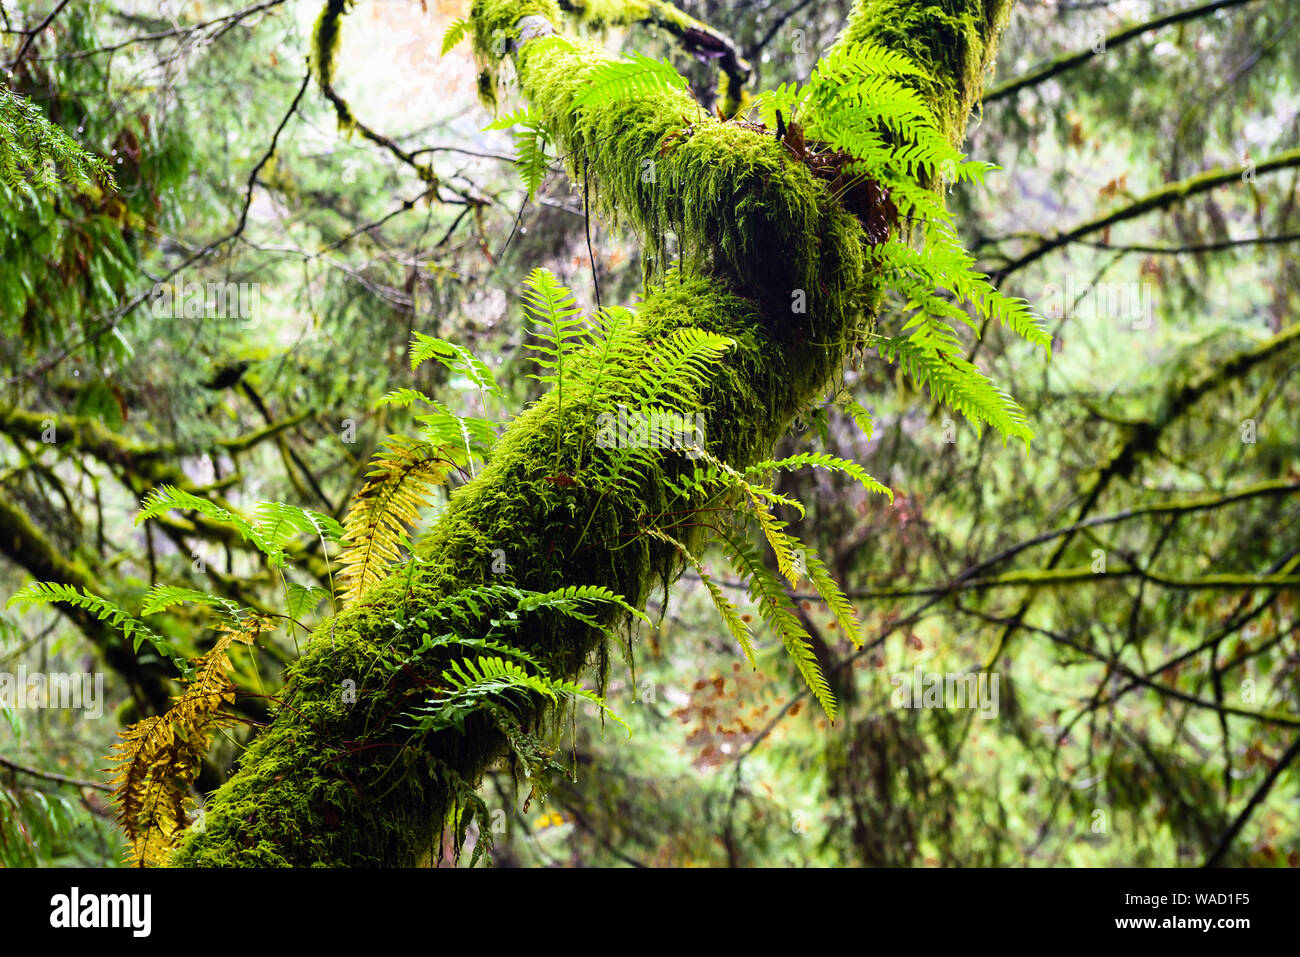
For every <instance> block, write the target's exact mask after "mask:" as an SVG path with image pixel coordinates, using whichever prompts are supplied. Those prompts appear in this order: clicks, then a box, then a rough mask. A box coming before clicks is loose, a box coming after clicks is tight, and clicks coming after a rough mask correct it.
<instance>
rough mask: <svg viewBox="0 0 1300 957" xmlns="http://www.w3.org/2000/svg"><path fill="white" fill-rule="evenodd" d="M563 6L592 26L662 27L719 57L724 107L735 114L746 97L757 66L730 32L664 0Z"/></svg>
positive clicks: (692, 48) (571, 1)
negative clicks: (723, 82)
mask: <svg viewBox="0 0 1300 957" xmlns="http://www.w3.org/2000/svg"><path fill="white" fill-rule="evenodd" d="M559 4H560V9H561V10H563V11H565V12H566V13H573V14H576V15H577V16H578V18H579V19H580V20H582V21H583V22H585V23H588V24H590V25H591V26H595V27H601V26H628V25H630V24H633V23H640V24H647V25H649V26H654V27H658V28H660V29H662V30H664V31H666V32H667V33H670V34H672V35H673V36H674V37H676V38H677V41H678V42H679V43H680V44H681V45H682V48H683V49H684V50H685V51H686V52H687V53H689V54H691V55H692V56H694V57H697V58H698V59H701V60H716V61H717V63H718V69H720V70H721V71H722V73H723V76H724V77H725V78H726V84H725V88H724V90H723V97H722V111H723V112H724V113H725V114H726V115H727V116H733V115H735V113H736V111H737V110H739V109H740V108H741V106H742V105H743V104H744V101H745V84H747V83H748V82H749V78H750V76H751V75H752V73H753V68H752V67H751V66H750V64H749V62H748V61H747V60H746V59H745V58H744V56H743V55H742V54H741V52H740V50H739V49H738V48H737V47H736V44H735V42H734V41H733V40H732V39H731V38H730V37H729V36H727V35H726V34H724V33H720V32H719V31H717V30H715V29H713V27H711V26H709V25H708V24H707V23H703V22H701V21H699V20H696V19H695V18H694V17H692V16H690V15H689V14H687V13H683V12H682V11H681V10H679V9H677V7H675V6H673V5H672V4H671V3H665V2H663V0H559Z"/></svg>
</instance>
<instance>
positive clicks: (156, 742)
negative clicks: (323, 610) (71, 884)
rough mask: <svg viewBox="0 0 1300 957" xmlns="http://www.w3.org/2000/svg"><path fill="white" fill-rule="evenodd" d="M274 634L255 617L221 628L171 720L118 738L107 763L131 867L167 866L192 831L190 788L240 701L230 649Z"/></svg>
mask: <svg viewBox="0 0 1300 957" xmlns="http://www.w3.org/2000/svg"><path fill="white" fill-rule="evenodd" d="M271 627H273V624H272V621H271V619H270V618H269V617H267V616H264V615H250V616H249V617H248V618H246V619H245V620H244V621H242V622H239V623H237V624H233V625H225V626H223V627H222V630H221V632H220V634H219V635H218V637H217V641H216V644H214V645H213V647H212V650H211V651H209V652H208V653H207V654H206V655H204V656H203V657H201V658H199V659H198V662H197V667H196V669H195V673H194V678H193V680H192V681H190V683H189V684H188V686H187V687H186V689H185V693H184V694H182V695H181V696H180V697H179V698H177V699H176V703H175V704H173V705H172V706H171V708H170V709H168V711H167V713H166V714H163V715H153V716H151V717H148V718H145V719H144V720H142V721H137V722H136V723H135V724H133V725H131V726H130V727H128V728H126V729H125V730H123V731H121V732H119V737H120V738H121V739H122V740H121V741H118V742H117V743H116V744H114V745H113V748H112V750H111V751H110V752H109V755H108V759H109V760H110V761H112V762H113V766H112V767H111V768H109V769H108V772H109V773H110V774H111V775H112V778H111V779H110V781H109V784H110V785H111V786H112V788H113V803H114V804H115V805H116V807H117V820H118V824H119V825H120V826H121V828H122V831H123V832H124V833H125V835H126V838H127V842H128V845H129V848H130V854H129V858H128V859H129V862H130V863H131V864H133V865H137V866H140V867H158V866H163V865H166V864H167V863H168V861H169V859H170V857H171V852H172V851H173V850H174V849H175V847H176V843H177V839H178V838H179V837H180V834H181V832H182V831H184V830H185V828H186V827H188V826H189V823H190V814H189V812H190V808H191V799H190V793H189V786H190V784H191V783H192V782H193V781H194V779H195V778H197V777H198V774H199V769H200V768H201V767H202V765H203V758H204V755H206V754H207V752H208V747H209V746H210V744H211V742H212V733H213V732H214V731H215V730H216V729H217V728H218V727H220V726H222V725H224V724H226V723H228V721H229V718H228V717H226V716H225V715H224V714H223V713H222V708H223V706H225V705H228V704H233V703H234V701H235V684H234V682H232V681H231V680H230V677H229V674H228V673H229V672H230V671H231V669H232V668H233V665H232V664H231V661H230V646H231V644H232V643H233V642H235V641H240V642H243V643H244V644H252V642H253V641H254V640H255V639H256V637H257V635H258V634H260V633H261V632H263V631H267V630H269V629H270V628H271Z"/></svg>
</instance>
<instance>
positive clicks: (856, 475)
mask: <svg viewBox="0 0 1300 957" xmlns="http://www.w3.org/2000/svg"><path fill="white" fill-rule="evenodd" d="M853 404H854V405H857V403H853ZM858 408H859V409H860V410H861V411H862V412H863V413H866V410H865V409H863V408H862V407H861V406H858ZM868 422H870V419H869V418H868ZM805 466H813V467H816V468H823V469H828V470H829V471H832V472H843V473H844V474H845V475H848V476H850V477H851V478H853V479H856V480H857V481H858V482H859V483H860V484H861V485H862V487H863V488H865V489H866V490H867V491H868V492H875V493H877V494H880V495H888V496H889V500H890V501H891V502H892V501H893V500H894V493H893V490H892V489H890V488H888V487H886V486H884V485H881V484H880V483H879V482H877V481H876V480H875V479H874V478H872V477H871V476H870V475H868V474H867V473H866V471H865V470H864V469H863V468H862V466H861V465H859V464H858V463H857V462H853V461H851V460H849V459H841V458H837V457H836V456H834V455H828V454H826V453H825V452H800V453H799V454H798V455H791V456H787V457H786V458H783V459H774V460H769V461H766V462H759V463H758V464H756V465H751V466H750V467H749V468H747V469H745V474H746V475H753V474H761V473H763V472H768V471H771V470H773V469H786V470H793V469H800V468H803V467H805Z"/></svg>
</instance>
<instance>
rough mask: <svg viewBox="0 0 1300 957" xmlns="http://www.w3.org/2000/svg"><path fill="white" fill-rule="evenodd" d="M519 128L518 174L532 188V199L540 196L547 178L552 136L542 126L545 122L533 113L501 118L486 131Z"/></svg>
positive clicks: (526, 111) (515, 134)
mask: <svg viewBox="0 0 1300 957" xmlns="http://www.w3.org/2000/svg"><path fill="white" fill-rule="evenodd" d="M511 127H518V129H516V130H515V132H514V138H515V151H516V152H515V170H516V172H518V173H519V178H520V179H521V180H522V181H523V184H524V186H526V187H527V188H528V198H529V199H533V198H535V197H536V196H537V191H538V190H539V189H541V187H542V180H543V179H544V178H545V177H546V170H547V167H548V166H549V165H550V160H549V159H548V158H547V156H546V144H547V142H548V141H549V136H548V134H547V132H546V128H545V127H544V126H542V122H541V118H540V117H539V116H538V115H537V114H536V113H534V112H533V111H532V110H529V109H522V110H518V111H516V112H515V113H511V114H508V115H506V116H502V117H499V118H498V119H496V120H495V121H493V122H492V123H489V124H488V125H487V126H485V127H484V129H485V130H508V129H510V128H511Z"/></svg>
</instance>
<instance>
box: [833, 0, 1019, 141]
mask: <svg viewBox="0 0 1300 957" xmlns="http://www.w3.org/2000/svg"><path fill="white" fill-rule="evenodd" d="M1010 14H1011V0H865V2H861V3H858V4H856V5H855V6H854V8H853V11H852V13H851V14H850V16H849V21H848V24H847V25H846V26H845V28H844V32H843V34H842V35H841V37H840V42H841V43H843V42H863V41H868V40H869V41H872V42H874V43H876V44H879V45H880V46H883V47H886V48H888V49H891V50H898V51H901V52H904V53H907V54H908V55H909V56H910V57H911V58H912V60H913V61H914V62H915V63H917V64H918V65H920V66H923V67H925V68H926V69H927V70H928V71H929V72H930V74H931V76H932V79H931V80H928V81H926V80H921V81H917V88H918V91H919V92H920V93H921V94H922V95H923V96H924V97H925V98H926V100H927V101H928V103H929V105H930V108H931V110H932V111H933V112H934V115H935V116H936V117H937V118H938V119H939V122H940V129H942V130H943V132H944V134H945V135H946V136H947V137H948V139H949V141H951V142H952V143H954V144H956V143H960V142H961V141H962V140H963V139H964V138H965V130H966V120H967V117H969V116H970V111H971V108H972V107H973V106H974V104H975V102H976V100H977V99H978V98H979V95H980V92H981V91H982V90H983V88H984V78H985V74H986V73H987V71H988V69H989V67H990V66H992V59H993V53H994V51H995V50H996V48H997V39H998V36H999V35H1000V34H1001V32H1002V29H1003V27H1004V26H1006V22H1007V18H1008V17H1009V16H1010Z"/></svg>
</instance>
